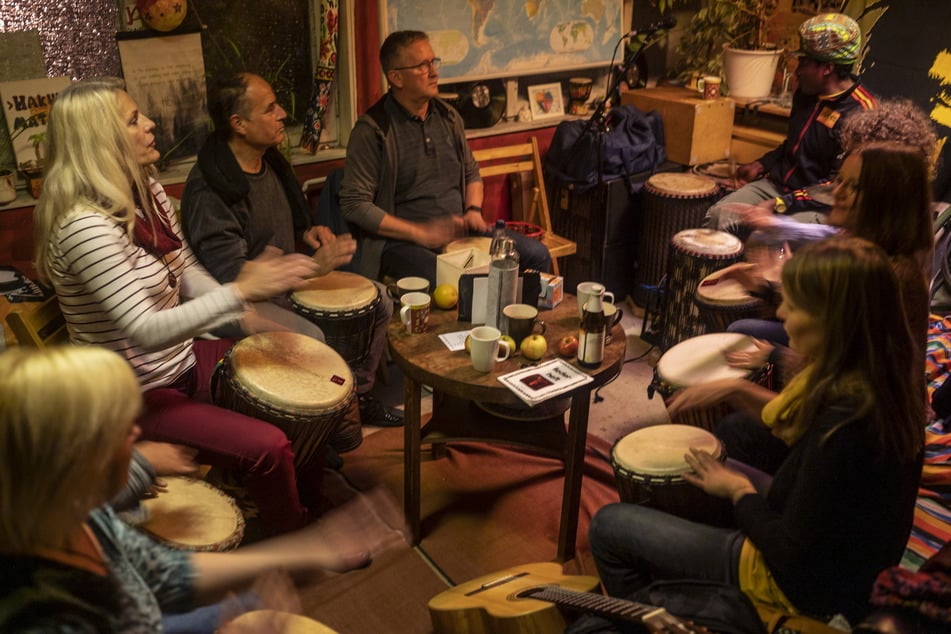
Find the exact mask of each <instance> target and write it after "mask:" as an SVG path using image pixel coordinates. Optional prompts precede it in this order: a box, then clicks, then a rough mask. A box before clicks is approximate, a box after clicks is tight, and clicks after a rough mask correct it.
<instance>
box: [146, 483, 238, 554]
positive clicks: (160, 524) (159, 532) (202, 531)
mask: <svg viewBox="0 0 951 634" xmlns="http://www.w3.org/2000/svg"><path fill="white" fill-rule="evenodd" d="M162 479H163V480H165V482H166V484H167V486H168V490H166V491H164V492H162V493H159V494H158V495H157V496H156V497H154V498H148V499H145V500H142V502H141V505H142V507H143V508H144V509H145V513H146V517H147V519H146V520H145V521H144V522H141V523H139V524H137V528H139V529H140V530H142V531H145V532H146V533H148V534H149V535H151V536H152V537H153V538H154V539H155V540H156V541H158V542H161V543H163V544H165V545H166V546H171V547H172V548H177V549H179V550H192V551H223V550H231V549H232V548H237V547H238V545H239V544H240V543H241V539H242V538H243V537H244V517H243V516H242V515H241V511H240V510H239V509H238V505H237V504H235V501H234V500H233V499H232V498H231V497H230V496H228V495H227V494H225V493H224V492H223V491H221V490H220V489H217V488H215V487H214V486H212V485H210V484H208V483H207V482H205V481H204V480H196V479H194V478H186V477H182V476H164V477H163V478H162Z"/></svg>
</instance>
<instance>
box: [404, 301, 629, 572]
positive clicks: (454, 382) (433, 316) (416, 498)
mask: <svg viewBox="0 0 951 634" xmlns="http://www.w3.org/2000/svg"><path fill="white" fill-rule="evenodd" d="M538 318H539V319H541V320H543V321H545V323H546V325H547V331H546V332H545V338H546V339H547V340H548V348H549V350H548V353H547V354H546V355H545V357H544V358H542V359H541V361H542V362H544V361H548V360H550V359H552V358H554V357H555V353H554V348H555V344H556V343H557V341H558V340H559V339H560V338H561V337H563V336H564V335H568V334H574V335H577V334H578V326H579V319H578V302H577V299H576V298H575V297H574V296H573V295H566V296H565V298H564V300H563V301H562V303H561V304H559V305H558V306H556V307H555V308H554V309H552V310H541V311H539V315H538ZM472 327H473V325H472V324H471V323H469V322H461V321H458V313H457V311H456V310H449V311H442V310H438V309H435V308H434V309H433V311H432V312H431V313H430V315H429V325H428V329H427V331H426V332H425V333H422V334H416V335H411V334H408V333H407V332H406V329H405V327H404V326H403V325H402V323H400V322H399V312H398V311H397V315H396V319H394V321H393V322H391V323H390V327H389V343H390V351H391V353H392V356H393V361H394V362H395V363H396V364H397V366H399V367H400V369H401V370H402V371H403V373H404V375H405V378H404V390H405V393H404V403H405V418H406V423H405V426H404V452H403V456H404V457H403V509H404V512H405V514H406V520H407V522H408V523H409V527H410V532H411V535H412V540H413V544H418V543H419V540H420V538H421V535H420V517H419V514H420V510H419V509H420V445H421V444H429V443H440V444H441V443H445V442H451V441H452V440H461V439H466V440H479V441H485V442H498V443H505V444H515V445H521V446H527V447H532V448H535V449H538V450H540V451H542V452H544V453H548V454H551V455H556V456H558V457H560V458H561V459H562V460H563V461H564V463H565V485H564V489H563V495H562V505H561V524H560V530H559V537H558V553H557V556H558V559H559V560H560V561H566V560H568V559H571V558H572V557H573V556H574V551H575V542H576V538H577V531H578V511H579V508H580V502H581V477H582V472H583V466H584V465H583V462H584V450H585V442H586V438H587V434H588V411H589V406H590V403H591V391H592V390H594V389H596V388H598V387H599V386H601V385H604V384H605V383H607V382H608V381H610V380H611V379H613V378H614V377H616V376H617V375H618V374H619V373H620V371H621V365H622V364H623V363H624V354H625V351H626V345H627V341H626V337H625V334H624V330H623V329H622V328H621V326H620V324H618V325H615V326H614V328H613V329H612V331H611V337H610V341H609V342H608V343H607V345H606V346H605V350H604V361H603V362H602V363H601V365H600V366H599V367H597V368H595V369H593V370H589V369H584V368H580V367H579V366H578V364H577V361H576V360H575V359H567V360H566V361H568V362H569V363H571V364H572V365H573V366H575V367H579V369H581V370H582V371H583V372H585V373H587V374H589V375H590V376H591V377H592V379H593V380H592V382H590V383H587V384H585V385H582V386H580V387H578V388H576V389H574V390H572V391H571V392H568V393H566V394H564V395H561V396H559V397H558V398H564V397H570V398H571V409H570V411H569V415H568V429H567V433H565V428H564V417H563V414H560V415H558V416H557V417H554V418H553V421H549V422H550V423H552V424H549V425H547V426H545V425H539V424H535V422H534V421H533V422H532V424H524V425H521V424H512V421H510V420H509V421H499V419H497V418H496V417H495V416H493V415H492V414H489V413H486V412H482V411H478V412H477V413H476V415H475V416H469V415H468V413H471V411H472V408H471V407H470V408H460V407H459V406H458V403H459V402H460V401H462V402H470V401H477V402H480V403H485V404H497V405H501V406H507V407H510V408H516V409H522V410H525V411H526V412H527V413H528V414H529V415H530V413H531V412H532V411H534V410H529V409H528V408H527V407H526V406H525V405H524V403H522V401H521V400H519V399H518V397H517V396H515V394H513V393H512V392H511V391H510V390H509V389H508V388H507V387H505V386H504V385H502V383H500V382H499V381H498V377H499V375H501V374H505V373H506V372H511V371H513V370H517V369H519V368H521V367H523V366H524V365H527V364H528V363H527V362H526V360H525V359H524V358H523V357H522V356H521V355H516V356H515V357H513V358H511V359H509V360H507V361H503V362H500V363H497V364H496V367H495V371H494V372H490V373H481V372H477V371H476V370H475V369H474V368H473V367H472V361H471V360H470V358H469V355H468V354H466V352H465V351H464V350H459V351H455V352H453V351H450V350H449V349H448V348H447V347H446V346H445V344H443V342H442V341H441V340H440V339H439V335H440V334H444V333H450V332H457V331H461V330H470V329H471V328H472ZM423 384H425V385H429V386H432V388H433V415H432V417H431V418H430V419H429V421H428V422H427V423H426V425H425V426H422V425H421V422H422V420H421V419H422V415H421V386H422V385H423ZM536 409H538V408H536ZM559 421H560V422H559Z"/></svg>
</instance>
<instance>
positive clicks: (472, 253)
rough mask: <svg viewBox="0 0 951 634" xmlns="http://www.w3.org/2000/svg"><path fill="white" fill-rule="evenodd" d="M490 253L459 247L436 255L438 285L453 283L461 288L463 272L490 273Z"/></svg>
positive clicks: (453, 285)
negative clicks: (460, 280) (460, 279)
mask: <svg viewBox="0 0 951 634" xmlns="http://www.w3.org/2000/svg"><path fill="white" fill-rule="evenodd" d="M488 272H489V254H488V253H486V252H485V251H480V250H479V249H473V248H468V249H459V250H458V251H452V252H451V253H441V254H439V255H437V256H436V286H439V285H440V284H451V285H452V287H453V288H455V289H458V288H459V276H461V275H462V274H463V273H488Z"/></svg>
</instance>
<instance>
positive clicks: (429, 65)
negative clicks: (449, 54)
mask: <svg viewBox="0 0 951 634" xmlns="http://www.w3.org/2000/svg"><path fill="white" fill-rule="evenodd" d="M441 63H442V60H441V59H439V58H438V57H434V58H432V59H427V60H425V61H422V62H420V63H418V64H413V65H412V66H397V67H396V68H391V69H390V70H411V71H413V72H414V73H416V74H417V75H422V74H423V73H427V74H430V75H431V74H432V72H433V71H434V70H439V64H441Z"/></svg>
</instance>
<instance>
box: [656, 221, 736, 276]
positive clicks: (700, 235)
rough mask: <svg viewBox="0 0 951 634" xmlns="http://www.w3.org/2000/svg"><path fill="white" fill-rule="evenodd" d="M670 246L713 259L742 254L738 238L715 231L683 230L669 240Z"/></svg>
mask: <svg viewBox="0 0 951 634" xmlns="http://www.w3.org/2000/svg"><path fill="white" fill-rule="evenodd" d="M671 244H673V245H674V246H675V247H677V248H678V249H680V250H681V251H686V252H687V253H698V254H701V255H709V256H713V257H725V256H734V255H738V254H740V253H742V252H743V243H742V242H740V239H739V238H737V237H736V236H735V235H732V234H730V233H727V232H726V231H717V230H716V229H685V230H683V231H680V232H678V233H677V234H675V235H674V237H673V238H671ZM694 279H696V278H694Z"/></svg>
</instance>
